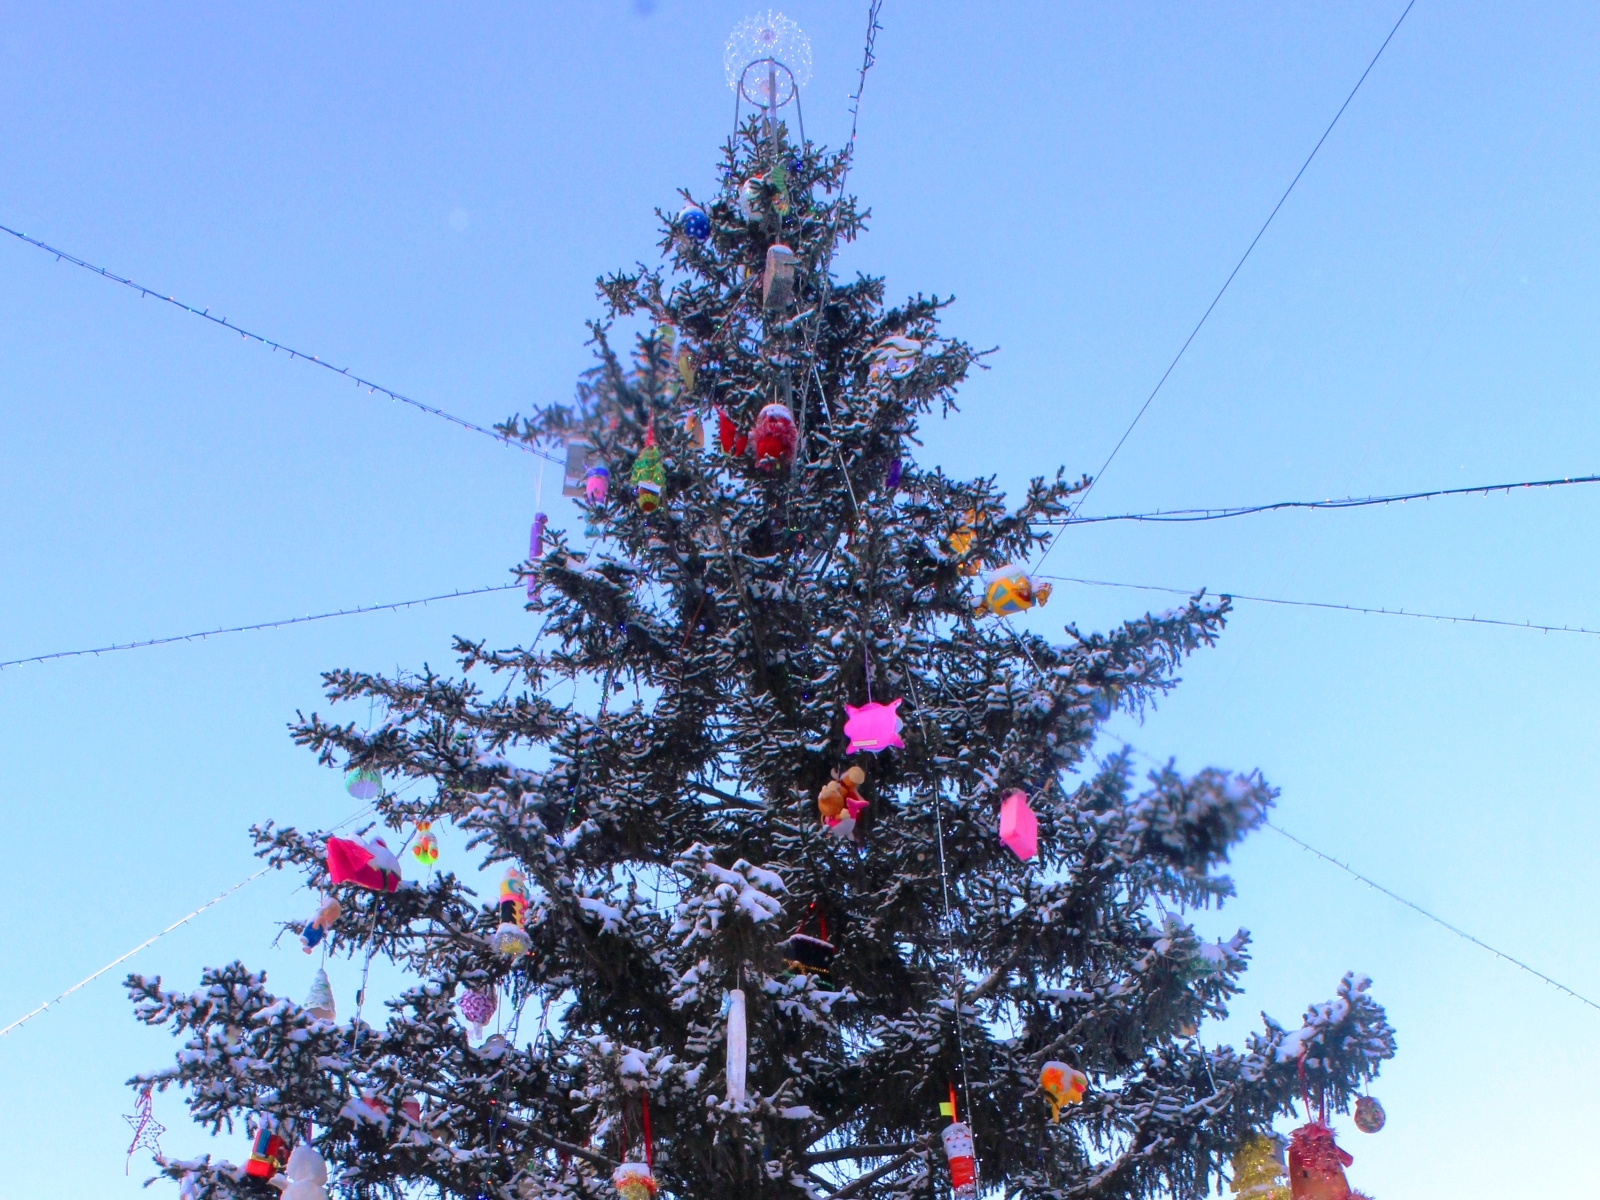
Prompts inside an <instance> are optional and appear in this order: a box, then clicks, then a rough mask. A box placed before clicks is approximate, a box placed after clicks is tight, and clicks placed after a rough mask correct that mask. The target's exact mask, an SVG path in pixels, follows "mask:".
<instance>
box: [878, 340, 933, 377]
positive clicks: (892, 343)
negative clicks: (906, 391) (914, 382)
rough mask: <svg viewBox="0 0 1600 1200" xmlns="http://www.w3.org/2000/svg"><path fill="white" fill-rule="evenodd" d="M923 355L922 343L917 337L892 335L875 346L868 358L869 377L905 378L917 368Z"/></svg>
mask: <svg viewBox="0 0 1600 1200" xmlns="http://www.w3.org/2000/svg"><path fill="white" fill-rule="evenodd" d="M921 356H922V343H921V342H919V341H917V339H916V338H908V337H895V336H890V337H886V338H884V339H883V340H882V341H881V342H879V343H878V344H877V345H876V346H875V347H873V350H872V354H871V356H870V357H869V358H868V360H867V361H868V363H869V364H870V365H869V366H868V367H867V378H868V379H870V380H873V381H877V380H880V379H904V378H905V377H906V376H907V375H909V374H911V372H912V371H914V370H916V367H917V359H918V358H920V357H921Z"/></svg>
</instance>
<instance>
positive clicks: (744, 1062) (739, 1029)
mask: <svg viewBox="0 0 1600 1200" xmlns="http://www.w3.org/2000/svg"><path fill="white" fill-rule="evenodd" d="M748 1069H749V1043H748V1040H747V1037H746V1033H745V1023H744V991H743V989H742V988H734V989H733V990H732V991H730V992H729V993H728V1072H727V1073H728V1099H729V1100H731V1101H733V1102H734V1103H735V1104H743V1103H744V1101H745V1075H746V1074H747V1072H748Z"/></svg>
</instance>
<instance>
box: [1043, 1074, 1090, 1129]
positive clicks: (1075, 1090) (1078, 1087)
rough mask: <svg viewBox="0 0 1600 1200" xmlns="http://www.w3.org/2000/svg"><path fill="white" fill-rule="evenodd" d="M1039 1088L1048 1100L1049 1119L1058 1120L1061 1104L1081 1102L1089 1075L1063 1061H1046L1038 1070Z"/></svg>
mask: <svg viewBox="0 0 1600 1200" xmlns="http://www.w3.org/2000/svg"><path fill="white" fill-rule="evenodd" d="M1039 1088H1040V1090H1041V1091H1043V1092H1044V1094H1045V1095H1046V1096H1047V1097H1048V1098H1049V1100H1050V1119H1051V1120H1052V1121H1060V1120H1061V1106H1062V1105H1064V1104H1081V1103H1082V1102H1083V1095H1084V1093H1085V1092H1086V1091H1088V1090H1089V1077H1088V1076H1087V1075H1085V1074H1084V1073H1083V1072H1082V1071H1075V1070H1073V1069H1072V1068H1071V1067H1069V1066H1067V1064H1066V1063H1064V1062H1054V1061H1052V1062H1047V1063H1045V1065H1044V1067H1043V1068H1042V1069H1041V1070H1040V1072H1039Z"/></svg>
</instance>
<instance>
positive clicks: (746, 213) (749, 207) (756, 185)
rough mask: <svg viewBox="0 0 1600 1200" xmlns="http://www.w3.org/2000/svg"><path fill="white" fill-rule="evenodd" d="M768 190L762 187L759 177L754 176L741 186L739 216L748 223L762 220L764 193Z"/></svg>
mask: <svg viewBox="0 0 1600 1200" xmlns="http://www.w3.org/2000/svg"><path fill="white" fill-rule="evenodd" d="M765 190H766V189H765V188H764V186H763V185H762V180H761V177H760V176H759V175H752V176H751V177H750V178H749V179H746V180H745V181H744V182H743V183H741V184H740V185H739V198H738V201H737V203H738V205H739V215H740V216H742V217H743V218H744V219H745V220H746V221H759V220H760V219H761V209H762V204H761V200H762V193H763V192H764V191H765Z"/></svg>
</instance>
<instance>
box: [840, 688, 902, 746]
mask: <svg viewBox="0 0 1600 1200" xmlns="http://www.w3.org/2000/svg"><path fill="white" fill-rule="evenodd" d="M902 699H903V697H902ZM900 703H901V701H900V700H891V701H889V703H887V704H875V703H873V702H872V701H870V700H869V701H867V703H865V704H863V705H862V706H861V707H860V708H856V707H854V706H853V705H849V704H846V705H845V706H844V711H845V716H846V720H845V723H844V735H845V737H847V738H849V739H850V744H849V745H848V746H846V747H845V748H844V752H845V753H846V754H854V753H856V751H858V750H865V751H866V752H867V753H868V754H882V753H883V752H884V751H885V750H887V749H888V748H889V747H890V746H899V747H900V749H902V750H904V749H905V748H906V744H905V743H904V742H903V741H901V740H900V731H901V730H902V729H904V728H905V722H903V721H902V720H900V715H899V713H897V712H896V711H895V710H896V709H897V708H899V707H900Z"/></svg>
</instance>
